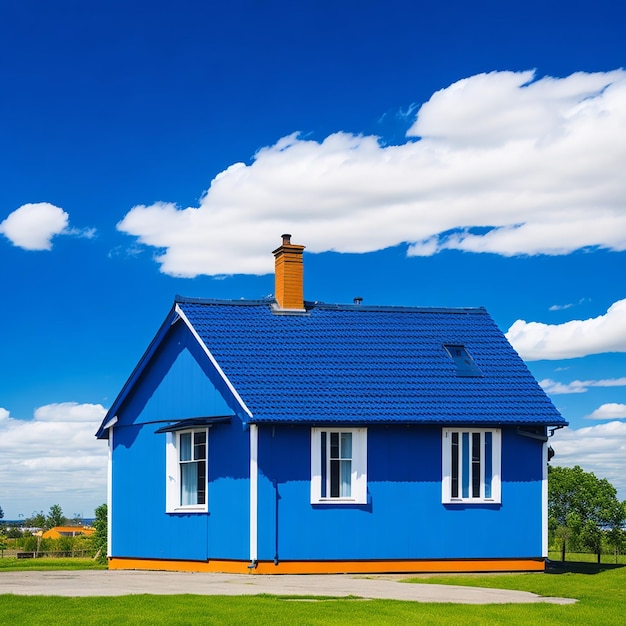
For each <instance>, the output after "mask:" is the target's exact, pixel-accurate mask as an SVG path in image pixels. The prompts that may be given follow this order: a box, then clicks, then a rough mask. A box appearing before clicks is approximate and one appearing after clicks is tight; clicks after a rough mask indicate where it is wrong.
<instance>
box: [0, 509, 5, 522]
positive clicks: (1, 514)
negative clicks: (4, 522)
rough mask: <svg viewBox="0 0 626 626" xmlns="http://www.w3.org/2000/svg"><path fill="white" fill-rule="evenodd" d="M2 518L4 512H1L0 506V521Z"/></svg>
mask: <svg viewBox="0 0 626 626" xmlns="http://www.w3.org/2000/svg"><path fill="white" fill-rule="evenodd" d="M3 517H4V511H3V510H2V507H1V506H0V519H2V518H3Z"/></svg>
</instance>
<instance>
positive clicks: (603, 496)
mask: <svg viewBox="0 0 626 626" xmlns="http://www.w3.org/2000/svg"><path fill="white" fill-rule="evenodd" d="M625 513H626V511H625V510H624V506H623V505H622V503H620V502H619V500H618V499H617V491H616V489H615V487H613V485H611V483H610V482H609V481H608V480H607V479H606V478H602V479H600V478H597V477H596V476H595V474H593V473H592V472H585V471H583V469H582V468H581V467H579V466H578V465H576V466H575V467H552V466H549V468H548V517H549V523H550V526H551V527H552V528H553V529H555V530H556V532H557V535H558V536H559V537H560V539H561V560H562V561H564V560H565V552H566V549H567V544H568V542H572V540H574V539H576V540H578V541H580V543H582V544H583V545H584V546H586V547H587V548H589V549H591V550H593V552H594V553H595V554H596V555H597V556H598V562H600V555H601V553H602V538H603V533H604V532H606V531H608V530H609V529H612V528H620V529H621V527H622V525H623V523H624V520H625V518H626V517H625V515H624V514H625Z"/></svg>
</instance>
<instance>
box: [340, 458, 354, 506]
mask: <svg viewBox="0 0 626 626" xmlns="http://www.w3.org/2000/svg"><path fill="white" fill-rule="evenodd" d="M351 486H352V461H341V497H342V498H349V497H350V496H351V495H352V489H351Z"/></svg>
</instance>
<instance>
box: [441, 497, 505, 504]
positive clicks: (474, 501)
mask: <svg viewBox="0 0 626 626" xmlns="http://www.w3.org/2000/svg"><path fill="white" fill-rule="evenodd" d="M442 504H502V503H501V502H500V500H495V499H493V498H491V499H489V500H487V499H483V498H455V499H454V500H443V501H442Z"/></svg>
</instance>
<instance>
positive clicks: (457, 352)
mask: <svg viewBox="0 0 626 626" xmlns="http://www.w3.org/2000/svg"><path fill="white" fill-rule="evenodd" d="M443 347H444V349H445V351H446V352H447V353H448V356H449V357H450V358H451V359H452V361H453V362H454V364H455V365H456V373H457V374H458V375H459V376H482V374H481V371H480V370H479V369H478V366H477V365H476V363H474V359H472V357H471V356H470V355H469V352H468V351H467V348H466V347H465V346H462V345H458V344H455V345H452V344H444V346H443Z"/></svg>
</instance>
